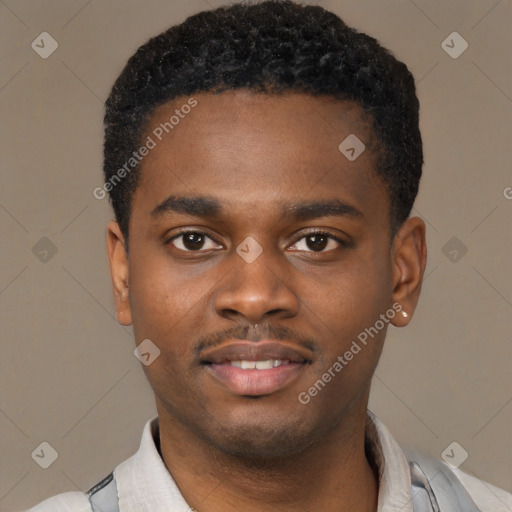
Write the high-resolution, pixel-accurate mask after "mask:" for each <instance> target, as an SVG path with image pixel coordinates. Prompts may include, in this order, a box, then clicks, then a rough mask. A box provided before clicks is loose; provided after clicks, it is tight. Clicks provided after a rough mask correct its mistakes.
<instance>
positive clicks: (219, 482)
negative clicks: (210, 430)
mask: <svg viewBox="0 0 512 512" xmlns="http://www.w3.org/2000/svg"><path fill="white" fill-rule="evenodd" d="M158 413H159V424H160V450H161V455H162V458H163V460H164V463H165V465H166V466H167V469H168V470H169V472H170V473H171V474H172V476H173V478H174V480H175V481H176V483H177V485H178V487H179V489H180V492H181V494H182V495H183V497H184V498H185V500H186V501H187V503H188V504H189V505H190V507H191V508H192V509H193V510H196V511H197V512H231V511H239V510H244V512H267V511H268V512H270V511H272V512H274V511H275V510H279V511H280V512H292V511H294V512H295V511H297V510H301V511H304V512H313V511H315V512H317V511H318V510H333V511H334V510H335V511H336V512H349V511H354V510H358V511H360V512H375V511H376V510H377V496H378V483H377V476H376V475H375V472H374V470H373V469H372V465H371V464H370V462H369V461H368V459H367V455H366V453H365V424H366V420H367V417H366V407H364V408H360V410H358V411H356V410H354V409H353V410H352V411H351V412H350V413H349V414H348V416H347V417H346V418H344V420H342V421H341V422H340V424H339V425H338V426H337V427H336V429H334V430H333V431H331V432H330V433H329V434H328V435H326V436H325V437H324V438H323V439H322V441H321V442H319V443H317V444H315V445H313V446H311V447H310V448H309V449H307V450H305V451H304V452H301V453H299V454H297V455H294V456H292V457H286V458H276V459H272V460H253V459H246V458H243V457H233V456H231V455H227V454H224V453H221V452H219V450H217V449H216V448H213V447H211V446H209V445H207V444H206V443H205V442H204V441H203V440H202V439H200V438H198V437H197V436H195V435H194V434H192V433H191V432H190V431H189V430H187V429H185V428H184V427H183V426H182V425H181V424H179V423H177V422H176V421H175V420H174V418H172V417H171V416H170V415H169V414H168V413H167V411H165V410H162V408H160V407H158ZM235 475H236V478H235Z"/></svg>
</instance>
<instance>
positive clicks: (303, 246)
mask: <svg viewBox="0 0 512 512" xmlns="http://www.w3.org/2000/svg"><path fill="white" fill-rule="evenodd" d="M344 245H346V244H345V243H344V242H343V241H342V240H340V239H338V238H336V237H335V236H333V235H331V234H329V233H324V232H323V231H315V232H313V233H309V234H307V235H306V236H303V237H301V238H299V240H297V242H295V243H294V244H293V245H292V246H291V247H292V249H293V248H294V247H295V250H296V251H305V252H327V251H330V250H332V249H336V248H337V247H339V246H344Z"/></svg>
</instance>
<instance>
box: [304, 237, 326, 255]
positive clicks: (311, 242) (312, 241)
mask: <svg viewBox="0 0 512 512" xmlns="http://www.w3.org/2000/svg"><path fill="white" fill-rule="evenodd" d="M328 242H329V237H327V236H325V235H318V234H315V235H308V236H307V237H306V245H307V246H308V247H309V249H311V250H312V251H323V250H324V249H325V248H326V247H327V243H328Z"/></svg>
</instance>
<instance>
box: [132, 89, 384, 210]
mask: <svg viewBox="0 0 512 512" xmlns="http://www.w3.org/2000/svg"><path fill="white" fill-rule="evenodd" d="M194 103H195V106H194V107H193V108H189V105H191V104H194ZM187 105H188V106H187ZM185 106H186V107H185ZM148 137H149V138H151V140H152V141H153V142H154V147H153V149H151V150H150V152H149V154H148V155H147V156H146V157H144V160H143V161H142V163H141V179H140V182H139V186H138V189H137V191H136V194H135V198H134V203H135V202H136V203H138V206H140V207H142V206H144V208H145V209H148V208H150V206H151V205H153V207H154V206H155V205H157V204H159V203H160V202H161V201H162V200H164V199H165V198H166V197H167V196H168V195H170V194H179V195H187V194H188V195H195V196H197V195H201V194H202V195H210V196H211V195H214V196H216V197H218V198H221V199H222V200H223V202H224V203H225V204H227V205H231V206H235V205H237V204H242V203H243V204H244V205H245V207H248V208H257V207H258V206H259V205H263V204H265V205H266V206H267V207H270V206H271V203H272V204H276V205H277V203H279V202H282V201H284V200H285V199H286V198H289V199H298V198H302V199H304V200H311V199H315V198H317V197H321V196H328V195H331V196H332V195H340V194H341V195H342V196H345V198H350V199H352V200H353V201H356V202H359V203H364V202H367V201H368V200H369V199H370V197H369V196H370V195H371V194H382V192H381V191H382V190H384V187H383V184H382V182H381V180H380V179H378V178H377V175H376V173H375V159H376V158H375V157H376V148H377V144H376V141H375V139H374V136H373V132H372V129H371V124H370V121H369V120H368V119H367V118H366V117H365V116H364V113H363V110H362V108H361V107H359V106H358V105H356V104H354V103H352V102H348V101H341V100H336V99H334V98H327V97H313V96H310V95H306V94H298V93H287V94H280V95H277V94H272V95H265V94H256V93H252V92H249V91H245V90H240V91H228V92H223V93H220V94H204V93H202V94H196V95H193V102H191V99H190V98H189V97H181V98H177V99H175V100H173V101H172V102H169V103H167V104H165V105H162V106H160V107H159V108H158V109H157V110H156V111H155V112H154V113H153V115H152V117H151V119H150V121H149V123H148V126H147V129H146V133H145V135H144V137H143V140H147V138H148ZM354 137H357V139H358V140H359V141H361V142H362V143H363V144H364V148H365V149H364V151H363V152H362V153H361V154H360V155H359V156H358V157H357V158H356V159H355V160H350V159H349V158H347V155H346V154H344V153H343V152H342V151H340V148H339V146H340V144H342V149H343V148H344V146H343V141H345V140H348V141H351V142H352V144H351V145H352V146H354V144H353V142H354V141H356V143H357V139H354ZM347 138H348V139H347ZM361 147H362V146H361ZM360 149H361V148H360V147H356V150H357V151H360ZM349 155H351V153H349ZM206 193H207V194H206ZM373 201H375V198H373ZM135 206H136V205H135V204H134V210H135ZM384 206H385V205H384ZM281 210H282V208H281V209H280V211H281Z"/></svg>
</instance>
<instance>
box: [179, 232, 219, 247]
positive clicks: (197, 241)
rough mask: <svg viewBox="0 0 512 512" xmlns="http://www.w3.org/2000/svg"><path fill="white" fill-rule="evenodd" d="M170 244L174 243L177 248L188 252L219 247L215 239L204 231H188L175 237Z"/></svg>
mask: <svg viewBox="0 0 512 512" xmlns="http://www.w3.org/2000/svg"><path fill="white" fill-rule="evenodd" d="M169 243H170V244H172V245H174V247H176V249H180V250H181V251H187V252H197V251H200V250H209V249H215V248H217V247H219V246H218V245H217V244H216V242H214V240H212V239H211V238H210V237H209V236H207V235H205V234H204V233H199V232H197V231H186V232H184V233H180V234H179V235H176V236H175V237H173V238H172V239H171V240H170V241H169Z"/></svg>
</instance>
